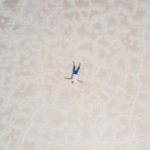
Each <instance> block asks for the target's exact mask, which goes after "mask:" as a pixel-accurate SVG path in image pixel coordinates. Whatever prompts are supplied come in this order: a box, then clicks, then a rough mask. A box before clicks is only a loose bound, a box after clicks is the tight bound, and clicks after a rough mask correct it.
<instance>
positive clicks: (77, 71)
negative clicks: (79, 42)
mask: <svg viewBox="0 0 150 150" xmlns="http://www.w3.org/2000/svg"><path fill="white" fill-rule="evenodd" d="M80 66H81V63H80V64H79V67H78V69H77V70H76V75H78V73H79V69H80Z"/></svg>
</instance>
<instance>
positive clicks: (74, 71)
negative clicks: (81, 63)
mask: <svg viewBox="0 0 150 150" xmlns="http://www.w3.org/2000/svg"><path fill="white" fill-rule="evenodd" d="M75 73H76V70H75V63H74V62H73V74H75Z"/></svg>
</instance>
